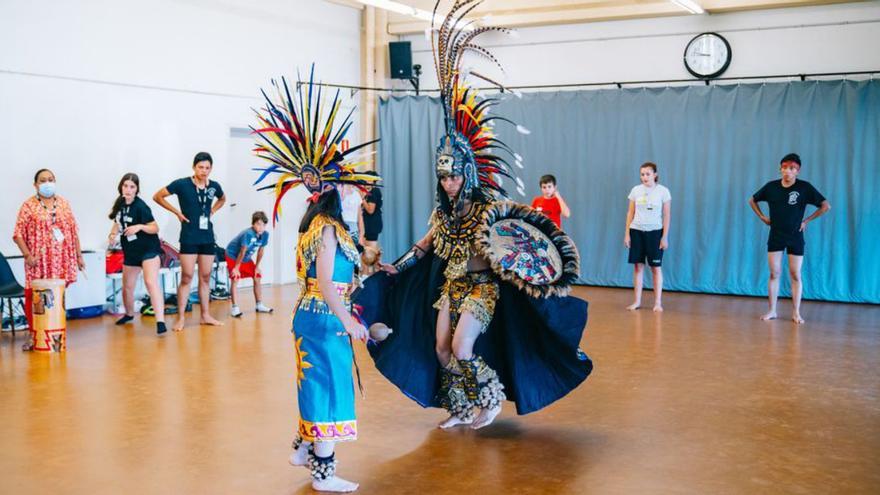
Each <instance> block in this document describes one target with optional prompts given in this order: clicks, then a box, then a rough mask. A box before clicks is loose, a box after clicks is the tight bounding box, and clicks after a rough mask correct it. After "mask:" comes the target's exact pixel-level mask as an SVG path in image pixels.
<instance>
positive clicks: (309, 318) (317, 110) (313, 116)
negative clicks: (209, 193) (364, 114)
mask: <svg viewBox="0 0 880 495" xmlns="http://www.w3.org/2000/svg"><path fill="white" fill-rule="evenodd" d="M272 86H273V88H274V89H275V93H276V97H275V98H274V99H273V98H271V97H270V96H269V95H267V94H266V93H265V92H263V96H264V97H265V99H266V107H265V108H263V109H260V110H257V111H256V114H257V119H258V121H259V127H252V130H253V133H254V134H255V136H256V138H257V146H256V148H255V149H254V152H255V153H256V155H257V156H259V157H260V158H263V159H264V160H267V161H268V162H270V165H269V166H267V167H265V168H262V169H257V170H259V171H261V172H262V173H261V175H260V177H259V178H258V179H257V182H256V184H259V183H261V182H263V181H264V180H266V179H267V178H268V177H269V176H271V175H273V174H274V175H276V176H277V180H276V181H275V183H274V184H270V185H267V186H263V187H260V188H259V189H261V190H263V189H273V190H274V192H275V208H274V212H273V219H274V220H275V221H277V220H278V218H279V213H280V210H281V198H282V197H283V196H284V195H285V194H286V193H287V192H288V191H289V190H291V189H292V188H294V187H297V186H299V185H303V186H305V188H306V189H307V190H308V191H309V192H310V193H312V195H311V196H310V197H309V207H308V209H307V210H306V213H305V216H304V217H303V219H302V221H301V223H300V227H299V242H298V244H297V250H296V258H297V259H296V263H297V267H296V272H297V278H298V280H299V285H300V294H299V299H298V300H297V302H296V305H295V308H294V315H293V341H294V352H295V354H296V361H297V376H296V385H297V395H298V405H299V412H300V419H299V427H298V429H297V435H296V439H295V440H294V444H293V448H294V451H293V453H292V454H291V455H290V463H291V464H294V465H297V466H308V468H309V469H310V471H311V475H312V478H313V479H312V487H313V488H314V489H316V490H319V491H331V492H350V491H354V490H356V489H357V487H358V485H357V484H356V483H352V482H350V481H347V480H344V479H342V478H339V477H338V476H336V465H337V461H336V459H335V453H334V446H335V444H336V442H344V441H349V440H355V439H356V438H357V419H356V416H355V408H354V396H355V391H354V383H353V379H352V376H351V368H352V362H353V359H354V356H353V351H352V343H353V341H354V340H360V341H366V339H367V331H366V329H365V328H364V325H363V324H361V323H360V322H359V321H358V319H357V318H356V317H355V316H353V315H352V313H351V293H352V289H353V287H354V284H353V281H354V277H355V276H356V269H357V267H358V263H359V260H360V258H359V255H358V251H357V248H356V247H355V243H354V241H353V240H352V238H351V236H350V235H349V233H348V231H347V230H346V227H345V223H344V222H343V221H342V216H341V215H342V210H341V203H340V199H339V192H338V190H337V188H338V187H340V186H342V185H345V184H350V185H354V186H357V187H362V186H365V185H373V184H375V183H376V182H377V181H378V180H379V177H378V176H376V175H371V174H367V173H364V172H361V171H358V170H357V168H356V167H358V166H360V165H364V164H366V163H367V161H366V158H365V157H364V156H358V155H357V152H358V151H359V150H362V149H363V148H364V147H366V146H368V145H369V144H372V142H370V143H365V144H363V145H361V146H357V147H352V148H349V149H344V148H345V146H344V145H343V143H344V141H343V140H344V139H345V135H346V132H348V130H349V128H350V127H351V120H350V119H351V112H349V114H348V115H347V116H346V117H345V118H344V119H342V121H341V123H340V122H339V121H338V119H337V114H338V112H339V109H340V107H341V101H340V99H339V92H338V91H337V92H336V96H335V97H334V98H333V100H332V102H331V103H330V105H329V106H327V105H326V100H325V99H324V98H323V97H322V90H321V86H320V85H316V84H315V83H314V67H313V68H312V73H311V74H310V76H309V81H308V83H298V84H297V87H296V90H295V92H294V93H293V95H291V90H290V88H289V87H288V85H287V81H286V80H285V79H282V80H281V83H280V84H278V83H277V82H275V81H273V82H272ZM352 111H353V110H352Z"/></svg>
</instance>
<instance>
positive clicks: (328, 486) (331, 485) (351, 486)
mask: <svg viewBox="0 0 880 495" xmlns="http://www.w3.org/2000/svg"><path fill="white" fill-rule="evenodd" d="M334 447H335V442H315V455H316V456H317V457H324V458H326V457H330V456H331V455H333V448H334ZM358 486H359V485H358V484H357V483H354V482H352V481H348V480H345V479H342V478H340V477H339V476H336V475H334V476H332V477H330V478H327V479H326V480H316V479H314V478H313V479H312V488H314V489H315V490H317V491H319V492H336V493H347V492H353V491H355V490H357V489H358Z"/></svg>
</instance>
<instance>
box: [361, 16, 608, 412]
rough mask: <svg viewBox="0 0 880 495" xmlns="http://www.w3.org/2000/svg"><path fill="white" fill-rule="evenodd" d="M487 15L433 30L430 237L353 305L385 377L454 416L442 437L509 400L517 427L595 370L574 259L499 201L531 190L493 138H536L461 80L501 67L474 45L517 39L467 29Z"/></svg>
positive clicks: (553, 235) (548, 231)
mask: <svg viewBox="0 0 880 495" xmlns="http://www.w3.org/2000/svg"><path fill="white" fill-rule="evenodd" d="M479 4H480V1H478V0H458V1H456V2H455V4H454V5H453V6H452V9H451V11H450V13H449V14H448V15H447V16H446V17H445V19H444V20H443V21H442V23H441V24H440V25H439V27H438V28H437V29H436V31H433V30H432V33H433V34H432V46H433V48H434V65H435V68H436V70H437V78H438V81H439V84H440V98H441V103H442V105H443V111H444V122H445V127H444V131H445V132H444V134H443V136H441V138H440V142H439V145H438V147H437V151H436V162H435V164H434V170H435V174H436V177H437V196H438V198H437V199H438V203H439V204H438V206H437V207H436V208H435V210H434V212H433V213H432V215H431V220H430V225H431V228H430V230H429V231H428V233H427V234H426V235H425V236H424V237H423V238H422V239H421V240H420V241H418V242H417V243H416V244H415V245H414V246H413V247H412V249H410V251H408V252H407V253H406V254H405V255H403V256H402V257H401V258H400V259H398V260H397V261H396V262H395V263H394V264H393V265H385V266H384V267H383V269H384V270H385V272H386V273H381V274H377V275H374V276H373V277H371V278H369V279H368V280H367V281H366V282H365V286H364V288H363V289H362V290H361V291H360V292H359V293H358V294H357V295H356V297H355V300H356V303H357V304H358V305H359V306H362V307H363V314H362V316H363V317H364V319H365V320H366V321H367V322H369V323H372V325H371V327H370V331H371V334H372V335H373V336H374V338H375V339H376V340H377V341H379V343H378V344H377V345H375V346H370V347H369V349H370V352H371V355H372V356H373V358H374V359H375V362H376V367H377V368H378V369H379V371H380V372H382V373H383V374H384V375H385V376H386V377H387V378H388V379H389V380H391V381H392V382H393V383H394V384H395V385H397V386H398V387H399V388H400V389H401V390H402V391H403V392H404V393H405V394H406V395H407V396H409V397H410V398H412V399H414V400H415V401H416V402H418V403H419V404H421V405H422V406H424V407H442V408H444V409H446V410H447V411H448V413H449V417H448V418H447V419H446V420H444V421H443V422H442V423H440V427H441V428H450V427H453V426H456V425H460V424H469V425H471V427H472V428H482V427H484V426H487V425H489V424H490V423H492V421H493V420H494V419H495V417H496V416H497V415H498V414H499V413H500V412H501V404H502V403H503V401H504V400H506V399H507V400H512V401H514V402H515V403H516V407H517V412H518V413H520V414H526V413H529V412H532V411H536V410H538V409H541V408H543V407H545V406H546V405H548V404H550V403H551V402H553V401H555V400H557V399H559V398H561V397H562V396H564V395H565V394H567V393H568V392H569V391H571V390H572V389H574V388H575V387H576V386H577V385H578V384H580V383H581V382H582V381H583V380H584V379H586V377H587V375H589V373H590V371H591V370H592V362H591V361H590V360H589V358H588V357H587V356H586V354H584V353H583V352H581V351H580V350H579V349H578V344H579V342H580V338H581V335H582V333H583V329H584V326H585V324H586V315H587V305H586V302H584V301H582V300H580V299H576V298H573V297H567V294H568V292H569V290H570V284H571V283H572V281H574V280H575V279H576V278H577V275H578V267H579V258H578V253H577V250H576V248H575V246H574V244H573V242H572V241H571V239H570V238H569V237H568V236H566V235H565V234H564V233H563V232H561V231H559V230H558V229H557V228H556V226H555V224H553V222H552V221H550V220H549V219H548V218H547V217H545V216H543V215H541V214H540V213H538V212H536V211H535V210H532V209H531V208H529V207H526V206H522V205H518V204H516V203H513V202H511V201H508V200H507V193H506V191H505V189H504V188H503V178H505V177H506V178H508V179H512V180H513V181H515V182H516V183H517V185H518V187H519V188H520V189H521V188H522V182H521V181H520V180H519V178H518V177H516V173H515V168H514V167H521V157H520V156H519V155H518V154H516V153H514V152H513V151H512V150H511V149H510V147H509V146H507V145H506V144H504V143H503V142H502V141H500V140H499V139H498V137H497V136H496V134H495V131H494V128H493V126H494V125H495V124H496V123H501V124H510V125H512V126H514V127H516V129H517V130H518V131H520V132H524V133H527V132H528V131H527V130H526V129H525V128H523V127H522V126H517V125H516V124H514V123H513V122H511V121H510V120H508V119H505V118H504V117H500V116H496V115H490V114H489V109H490V108H492V107H493V106H494V105H495V104H497V103H498V101H499V100H498V99H497V98H480V97H478V96H477V92H476V89H475V88H473V87H472V86H470V85H469V83H468V78H469V77H478V78H481V79H483V80H486V81H489V82H492V81H491V80H490V79H488V78H487V77H485V76H482V75H480V74H477V73H475V72H472V71H471V72H470V73H466V72H465V71H463V70H462V67H461V63H462V56H463V55H464V54H465V53H468V52H472V53H475V54H477V55H479V56H481V57H484V58H486V59H488V60H490V61H492V62H494V63H496V64H497V61H496V60H495V58H494V57H493V56H492V54H491V53H489V52H488V51H487V50H486V49H485V48H483V47H481V46H480V45H477V44H476V43H475V39H476V38H477V37H478V36H480V35H482V34H484V33H487V32H493V31H495V32H507V31H508V30H507V29H505V28H499V27H473V23H472V22H469V21H466V20H465V16H466V15H467V14H468V13H469V12H471V11H472V10H473V9H474V8H475V7H476V6H477V5H479ZM437 6H439V1H438V3H437V5H436V6H435V9H434V11H435V16H436V11H437ZM432 27H433V25H432ZM511 165H513V166H511ZM390 328H393V329H394V332H393V333H390V332H389V329H390Z"/></svg>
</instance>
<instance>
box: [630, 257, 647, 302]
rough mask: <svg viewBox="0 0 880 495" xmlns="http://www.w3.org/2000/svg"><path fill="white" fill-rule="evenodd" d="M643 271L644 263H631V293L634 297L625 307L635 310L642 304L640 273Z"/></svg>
mask: <svg viewBox="0 0 880 495" xmlns="http://www.w3.org/2000/svg"><path fill="white" fill-rule="evenodd" d="M644 271H645V265H644V264H643V263H636V264H634V265H633V293H634V296H635V299H634V300H633V303H632V304H630V305H629V306H627V307H626V309H628V310H630V311H635V310H637V309H639V307H640V306H641V305H642V285H643V282H642V273H643V272H644Z"/></svg>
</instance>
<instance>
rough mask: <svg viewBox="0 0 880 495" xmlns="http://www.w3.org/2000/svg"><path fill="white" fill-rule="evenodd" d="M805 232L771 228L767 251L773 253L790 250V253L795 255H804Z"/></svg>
mask: <svg viewBox="0 0 880 495" xmlns="http://www.w3.org/2000/svg"><path fill="white" fill-rule="evenodd" d="M805 246H806V243H805V242H804V233H803V232H795V233H794V234H791V233H786V232H779V231H776V230H772V229H771V230H770V237H769V238H768V239H767V252H768V253H773V252H777V251H788V254H792V255H794V256H803V255H804V247H805Z"/></svg>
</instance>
